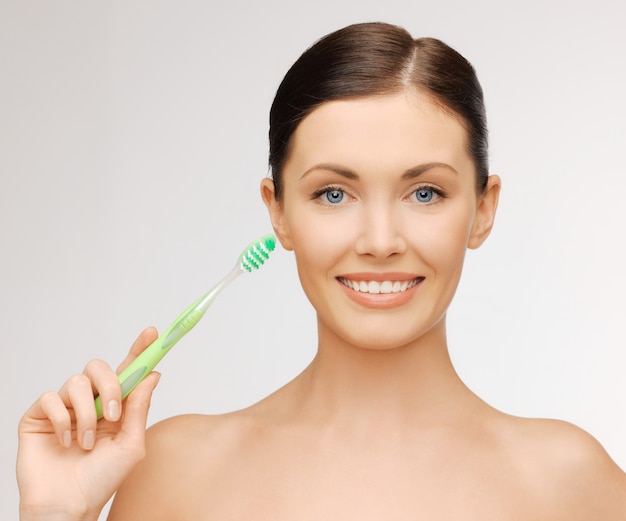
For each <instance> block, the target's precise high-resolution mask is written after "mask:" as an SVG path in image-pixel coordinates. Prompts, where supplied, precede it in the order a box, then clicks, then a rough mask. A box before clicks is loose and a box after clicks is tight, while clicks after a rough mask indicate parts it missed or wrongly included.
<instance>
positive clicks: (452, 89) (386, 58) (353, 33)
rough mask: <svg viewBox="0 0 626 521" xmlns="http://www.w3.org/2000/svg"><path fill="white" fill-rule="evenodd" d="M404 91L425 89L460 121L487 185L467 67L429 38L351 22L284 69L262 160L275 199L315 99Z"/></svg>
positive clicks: (479, 111) (477, 100) (480, 120)
mask: <svg viewBox="0 0 626 521" xmlns="http://www.w3.org/2000/svg"><path fill="white" fill-rule="evenodd" d="M407 88H414V89H417V90H419V91H421V92H425V93H427V94H428V95H429V96H431V98H432V99H433V100H434V101H435V102H437V103H438V104H440V105H441V106H442V108H444V109H445V110H448V111H449V112H450V113H451V114H452V115H455V116H456V117H458V118H459V120H460V121H461V123H462V124H463V125H464V126H465V128H466V131H467V136H468V148H469V153H470V155H471V156H472V158H473V159H474V163H475V166H476V173H477V176H476V186H477V190H478V192H479V193H480V192H482V191H483V190H484V188H485V186H486V184H487V176H488V154H487V149H488V146H487V121H486V115H485V106H484V101H483V92H482V88H481V86H480V83H479V82H478V78H477V77H476V73H475V71H474V68H473V67H472V65H471V64H470V63H469V62H468V61H467V60H466V59H465V58H464V57H463V56H461V55H460V54H459V53H458V52H456V51H455V50H454V49H452V48H451V47H449V46H448V45H446V44H445V43H443V42H441V41H440V40H437V39H435V38H418V39H415V40H414V39H413V37H412V36H411V35H410V34H409V33H408V32H407V31H406V30H404V29H402V28H401V27H397V26H395V25H390V24H386V23H364V24H355V25H350V26H348V27H344V28H343V29H339V30H338V31H335V32H333V33H331V34H329V35H327V36H325V37H323V38H322V39H320V40H319V41H317V42H316V43H315V44H314V45H313V46H312V47H310V48H309V49H307V50H306V51H305V52H304V53H303V54H302V56H300V58H298V60H297V61H296V62H295V63H294V64H293V65H292V66H291V68H290V69H289V71H288V72H287V74H286V75H285V77H284V78H283V81H282V82H281V84H280V86H279V87H278V91H277V92H276V96H275V97H274V102H273V103H272V108H271V110H270V130H269V141H270V153H269V164H270V169H271V173H272V178H273V179H274V185H275V197H276V199H279V200H280V198H281V195H282V180H281V173H282V169H283V167H284V165H285V162H286V161H287V157H288V155H289V145H290V142H291V137H292V135H293V133H294V132H295V130H296V128H297V127H298V124H299V123H300V122H301V121H302V120H303V119H304V118H305V117H306V116H307V115H308V114H310V113H311V112H312V111H313V110H314V109H315V108H317V107H318V106H320V105H321V104H322V103H324V102H327V101H332V100H338V99H346V98H357V97H364V96H374V95H384V94H393V93H396V92H399V91H402V90H405V89H407Z"/></svg>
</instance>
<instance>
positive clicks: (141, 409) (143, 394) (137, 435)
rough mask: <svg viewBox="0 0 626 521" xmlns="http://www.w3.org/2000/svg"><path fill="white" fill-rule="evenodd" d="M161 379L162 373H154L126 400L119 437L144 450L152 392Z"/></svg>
mask: <svg viewBox="0 0 626 521" xmlns="http://www.w3.org/2000/svg"><path fill="white" fill-rule="evenodd" d="M160 378H161V375H160V373H157V372H152V373H150V374H149V375H148V376H146V378H144V380H143V381H141V382H140V383H139V384H138V385H137V387H135V389H133V392H131V393H130V394H129V395H128V397H127V398H126V403H125V404H124V418H123V420H122V428H121V430H120V432H119V434H118V437H120V435H121V437H122V438H126V439H125V440H124V441H125V442H130V443H131V444H132V445H136V446H137V448H139V447H141V448H142V449H143V447H144V443H145V434H146V424H147V421H148V411H149V410H150V401H151V398H152V392H153V391H154V389H155V388H156V386H157V384H158V383H159V380H160Z"/></svg>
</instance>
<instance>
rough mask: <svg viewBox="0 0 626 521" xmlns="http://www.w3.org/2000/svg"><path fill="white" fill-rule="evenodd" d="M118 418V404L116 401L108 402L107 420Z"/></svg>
mask: <svg viewBox="0 0 626 521" xmlns="http://www.w3.org/2000/svg"><path fill="white" fill-rule="evenodd" d="M119 417H120V403H119V402H118V401H117V400H110V401H109V403H107V419H109V420H114V421H115V420H118V419H119Z"/></svg>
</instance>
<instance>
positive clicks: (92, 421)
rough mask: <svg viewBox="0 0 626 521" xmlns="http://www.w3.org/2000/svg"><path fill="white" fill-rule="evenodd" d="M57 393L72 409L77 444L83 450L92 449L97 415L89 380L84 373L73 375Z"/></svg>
mask: <svg viewBox="0 0 626 521" xmlns="http://www.w3.org/2000/svg"><path fill="white" fill-rule="evenodd" d="M59 395H60V397H61V399H62V400H63V403H64V404H65V405H66V407H67V408H71V409H73V411H74V417H75V421H76V441H77V442H78V445H79V446H80V447H82V448H83V449H85V450H91V449H93V446H94V444H95V441H96V421H97V417H96V408H95V407H94V405H93V389H92V386H91V380H90V379H89V378H88V377H87V376H85V375H84V374H77V375H74V376H72V377H71V378H70V379H69V380H68V381H67V382H66V383H65V385H63V387H61V390H60V391H59Z"/></svg>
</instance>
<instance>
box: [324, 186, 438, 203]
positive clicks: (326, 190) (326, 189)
mask: <svg viewBox="0 0 626 521" xmlns="http://www.w3.org/2000/svg"><path fill="white" fill-rule="evenodd" d="M420 190H429V191H431V192H433V193H434V194H436V195H437V198H438V199H445V198H446V197H447V196H446V194H445V193H444V191H443V190H441V189H439V188H437V187H435V186H432V185H428V184H424V185H419V186H416V187H415V188H413V189H412V190H411V192H410V193H409V196H408V197H411V196H414V195H415V193H416V192H418V191H420ZM329 192H341V193H342V194H344V196H345V195H347V192H346V190H345V189H343V188H341V187H340V186H337V185H326V186H323V187H321V188H319V189H318V190H316V191H315V192H313V194H312V195H311V199H313V200H315V199H320V198H321V197H322V196H323V195H324V194H327V193H329ZM438 199H436V200H435V201H433V202H430V201H428V202H425V203H422V204H421V205H422V206H430V205H432V204H436V203H437V201H438ZM342 200H343V199H342ZM340 202H341V201H340ZM340 202H337V203H331V202H330V201H323V204H327V205H328V206H337V205H339V204H340Z"/></svg>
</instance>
